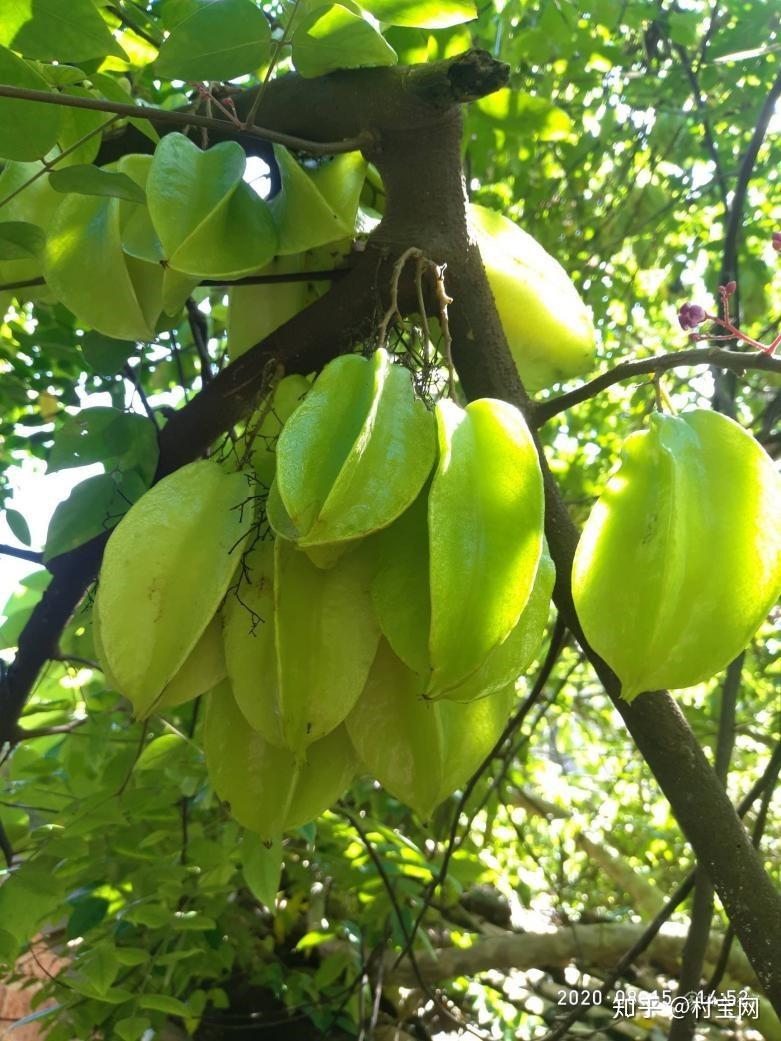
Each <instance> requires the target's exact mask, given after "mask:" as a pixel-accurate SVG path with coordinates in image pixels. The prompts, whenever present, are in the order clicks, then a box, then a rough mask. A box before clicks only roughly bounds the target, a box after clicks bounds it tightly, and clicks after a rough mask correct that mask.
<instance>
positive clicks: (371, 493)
mask: <svg viewBox="0 0 781 1041" xmlns="http://www.w3.org/2000/svg"><path fill="white" fill-rule="evenodd" d="M435 453H436V443H435V429H434V419H433V416H432V415H431V414H430V413H429V412H428V411H427V409H426V407H425V405H424V404H423V402H422V401H420V400H418V399H417V398H416V397H415V393H414V389H413V386H412V381H411V378H410V374H409V372H407V371H406V369H403V368H401V367H400V366H398V365H394V364H393V363H392V362H391V359H390V357H389V355H388V354H387V352H386V351H384V350H382V349H380V350H378V351H376V352H375V354H374V355H373V356H372V357H371V358H370V359H366V358H362V357H361V356H360V355H356V354H350V355H344V356H342V357H340V358H336V359H335V360H334V361H332V362H330V363H329V364H328V365H326V367H325V368H324V369H323V371H322V372H321V374H320V375H319V376H318V378H317V380H316V381H315V383H314V385H313V386H312V389H311V390H310V391H309V393H308V394H307V396H306V399H305V400H304V401H303V402H302V404H301V405H300V406H299V407H298V408H297V409H296V411H295V412H294V413H293V414H292V416H291V417H290V419H289V420H288V421H287V423H286V424H285V426H284V428H283V430H282V433H281V434H280V436H279V441H278V442H277V475H276V480H275V484H274V486H273V487H272V494H271V495H270V496H269V503H268V518H269V523H270V524H271V526H272V528H273V529H274V530H275V531H276V532H278V533H279V534H280V535H282V536H284V537H286V538H290V539H291V540H293V541H295V542H296V543H297V544H298V545H299V546H301V547H304V548H308V547H324V546H329V545H330V546H333V545H334V544H340V543H346V542H349V541H351V540H354V539H358V538H362V537H363V536H365V535H368V534H371V533H372V532H374V531H378V530H379V529H381V528H384V527H386V526H387V525H388V524H390V523H392V521H394V520H395V519H396V517H398V516H399V515H400V514H401V513H403V512H404V510H405V509H406V508H407V507H408V506H409V505H410V504H411V503H412V502H413V501H414V499H415V497H416V496H417V494H418V492H419V491H420V489H421V487H422V486H423V483H424V481H425V480H426V478H427V477H428V475H429V472H430V471H431V467H432V465H433V463H434V457H435Z"/></svg>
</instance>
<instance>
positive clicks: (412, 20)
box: [361, 0, 477, 29]
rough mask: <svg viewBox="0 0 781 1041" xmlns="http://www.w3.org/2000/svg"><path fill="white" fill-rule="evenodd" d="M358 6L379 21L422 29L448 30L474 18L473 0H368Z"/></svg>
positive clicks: (475, 13)
mask: <svg viewBox="0 0 781 1041" xmlns="http://www.w3.org/2000/svg"><path fill="white" fill-rule="evenodd" d="M361 6H362V7H364V8H365V9H366V10H367V11H368V12H369V13H370V14H373V15H374V17H375V18H376V19H377V20H378V21H380V22H388V23H389V24H390V25H409V26H412V27H413V28H421V29H449V28H450V27H451V26H452V25H460V24H461V23H462V22H469V21H471V20H472V19H473V18H477V8H476V7H475V5H474V3H473V2H472V0H368V3H362V4H361Z"/></svg>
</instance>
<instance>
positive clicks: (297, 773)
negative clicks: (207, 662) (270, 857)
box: [204, 680, 357, 839]
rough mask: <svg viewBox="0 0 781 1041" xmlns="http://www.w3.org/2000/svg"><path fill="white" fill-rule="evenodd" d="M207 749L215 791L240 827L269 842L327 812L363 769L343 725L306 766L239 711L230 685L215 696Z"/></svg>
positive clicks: (321, 744) (206, 736) (212, 696)
mask: <svg viewBox="0 0 781 1041" xmlns="http://www.w3.org/2000/svg"><path fill="white" fill-rule="evenodd" d="M204 747H205V752H206V766H207V769H208V771H209V777H210V778H211V781H212V784H213V785H214V789H215V791H216V792H217V794H218V795H219V797H220V798H221V799H222V800H223V801H224V802H226V803H227V804H228V807H229V810H230V813H231V815H232V816H233V817H235V819H236V820H237V821H238V822H239V824H241V825H242V826H243V827H245V828H249V829H250V830H251V831H255V832H258V833H259V834H260V835H262V836H263V838H265V839H273V838H275V837H276V836H278V835H280V834H281V833H282V832H283V831H286V830H287V829H288V828H295V827H299V826H300V825H302V824H306V823H307V822H308V821H310V820H313V819H314V818H315V817H318V816H319V815H320V814H321V813H323V812H324V811H325V810H327V809H328V807H329V806H330V805H331V804H332V803H333V802H335V801H336V800H337V799H338V798H339V796H340V795H341V794H342V793H343V792H344V791H345V789H346V788H347V787H348V786H349V784H350V782H351V781H352V779H353V777H354V775H355V769H356V765H357V764H356V760H355V753H354V751H353V748H352V745H351V744H350V741H349V738H348V737H347V733H346V731H345V728H344V727H343V726H341V727H339V728H338V729H336V730H334V731H332V732H331V733H330V734H329V735H328V737H325V738H323V739H322V741H317V742H316V743H315V744H313V745H312V747H311V748H310V749H309V754H308V756H307V759H306V762H302V761H301V760H297V759H296V758H295V757H294V756H293V755H292V754H291V753H290V752H288V751H286V750H285V749H284V748H277V747H276V746H275V745H272V744H269V743H268V742H267V741H266V740H265V739H264V738H263V737H261V735H260V734H259V733H257V731H255V730H253V729H252V728H251V727H250V725H249V723H248V722H247V720H246V718H245V717H244V715H243V714H242V713H241V712H240V711H239V708H238V706H237V704H236V702H235V700H234V698H233V694H232V693H231V688H230V683H229V682H228V681H227V680H225V681H223V682H222V683H221V684H220V685H219V686H218V687H216V688H215V690H213V691H212V692H211V694H210V695H209V698H208V704H207V708H206V723H205V731H204Z"/></svg>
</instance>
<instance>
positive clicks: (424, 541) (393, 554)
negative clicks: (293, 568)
mask: <svg viewBox="0 0 781 1041" xmlns="http://www.w3.org/2000/svg"><path fill="white" fill-rule="evenodd" d="M427 507H428V502H427V494H426V492H424V493H423V494H421V495H420V496H419V497H418V498H417V500H416V501H415V502H414V503H413V505H412V506H411V507H410V508H409V509H408V510H407V511H406V513H404V514H403V516H401V517H400V518H399V519H398V520H397V521H396V522H395V523H394V524H392V525H391V526H390V527H389V528H386V530H385V531H383V532H381V533H380V535H379V536H378V537H377V555H378V567H377V572H376V574H375V577H374V581H373V583H372V599H373V603H374V608H375V612H376V614H377V618H378V621H379V623H380V629H381V630H382V634H383V636H384V637H385V639H386V640H387V641H388V643H389V644H390V646H391V647H392V649H393V651H394V652H395V653H396V654H397V655H398V657H399V658H401V660H402V661H403V662H404V664H405V665H406V666H407V667H408V668H410V669H412V670H413V671H414V672H417V673H418V675H419V676H420V677H421V680H420V691H419V693H420V694H421V695H423V694H424V693H425V691H426V686H427V683H428V678H429V675H430V673H431V662H430V651H429V646H428V642H427V637H429V636H430V631H431V594H430V589H429V548H428V526H427V515H428V510H427ZM555 576H556V570H555V567H554V565H553V561H552V560H551V558H550V555H549V553H548V549H547V545H546V544H545V543H544V542H543V551H542V555H541V557H540V562H539V565H538V568H537V574H536V576H535V579H534V584H533V586H532V590H531V594H530V595H529V599H528V601H527V603H526V606H525V607H524V608H523V611H522V612H521V615H520V618H519V619H518V622H517V623H516V625H515V626H514V628H513V629H511V630H510V633H509V635H508V636H507V637H506V639H504V640H503V641H502V642H501V643H499V644H498V645H497V646H495V647H494V648H493V649H492V650H491V651H490V652H489V653H488V656H487V657H486V659H485V661H484V662H483V663H482V665H480V667H479V668H478V669H476V670H475V671H474V672H472V673H471V674H470V675H469V676H468V677H467V678H466V679H465V680H463V681H462V682H461V683H459V684H457V685H456V686H455V687H452V688H450V689H448V690H446V691H442V692H440V693H437V694H430V695H428V697H429V698H430V699H432V700H437V699H438V698H440V697H447V698H449V699H451V700H453V701H472V700H474V699H475V698H480V697H484V696H485V695H487V694H491V693H494V692H495V691H497V690H501V689H502V688H504V687H507V686H508V685H510V684H512V683H514V682H515V680H517V679H518V678H519V677H520V676H522V675H523V674H524V673H525V672H526V670H527V669H528V667H529V665H530V664H531V662H532V660H533V659H534V656H535V654H536V653H537V650H538V648H539V646H540V643H541V642H542V638H543V636H544V633H545V626H546V624H547V620H548V613H549V611H550V599H551V593H552V591H553V583H554V579H555Z"/></svg>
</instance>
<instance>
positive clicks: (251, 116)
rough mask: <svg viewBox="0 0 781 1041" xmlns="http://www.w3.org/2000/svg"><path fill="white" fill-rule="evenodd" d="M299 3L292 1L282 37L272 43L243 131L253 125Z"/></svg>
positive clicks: (295, 0)
mask: <svg viewBox="0 0 781 1041" xmlns="http://www.w3.org/2000/svg"><path fill="white" fill-rule="evenodd" d="M299 3H300V0H293V6H292V7H291V9H290V17H289V18H288V20H287V23H286V25H285V26H284V28H283V30H282V35H281V36H280V37H279V39H278V40H277V41H276V42H275V43H274V50H273V51H272V53H271V58H270V59H269V63H268V68H267V69H266V75H265V76H264V77H263V82H262V83H261V85H260V86H259V87H258V90H257V93H256V94H255V97H254V98H253V99H252V104H251V105H250V109H249V112H248V113H247V118H246V119H245V120H244V123H243V124H242V126H243V127H244V128H245V129H250V128H251V127H253V126H254V125H255V116H256V115H257V114H258V108H259V106H260V103H261V101H262V100H263V95H264V94H265V93H266V90H267V88H268V85H269V82H270V81H271V75H272V73H273V72H274V69H275V68H276V64H277V62H278V61H279V55H280V52H281V50H282V48H283V47H284V46H285V44H286V43H287V34H288V32H289V30H290V27H291V26H292V24H293V19H294V18H295V16H296V12H297V11H298V5H299Z"/></svg>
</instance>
